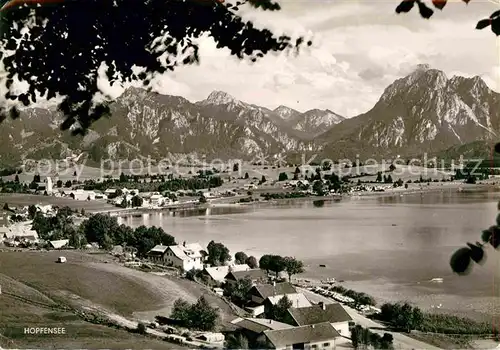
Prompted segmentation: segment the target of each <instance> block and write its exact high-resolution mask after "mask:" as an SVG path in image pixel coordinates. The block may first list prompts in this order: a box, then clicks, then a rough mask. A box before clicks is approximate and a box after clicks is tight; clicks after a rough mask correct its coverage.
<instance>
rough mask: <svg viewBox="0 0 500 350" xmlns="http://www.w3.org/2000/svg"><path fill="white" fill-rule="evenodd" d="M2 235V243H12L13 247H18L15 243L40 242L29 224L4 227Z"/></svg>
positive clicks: (0, 230)
mask: <svg viewBox="0 0 500 350" xmlns="http://www.w3.org/2000/svg"><path fill="white" fill-rule="evenodd" d="M0 235H1V238H2V241H4V242H5V243H7V242H8V243H12V244H13V245H17V244H16V243H14V242H26V243H37V242H38V233H37V232H36V231H35V230H32V229H31V227H30V223H29V222H27V223H17V224H14V225H12V226H2V227H1V228H0Z"/></svg>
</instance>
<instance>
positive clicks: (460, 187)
mask: <svg viewBox="0 0 500 350" xmlns="http://www.w3.org/2000/svg"><path fill="white" fill-rule="evenodd" d="M437 184H439V185H438V186H436V185H437ZM368 185H371V184H368ZM373 185H375V184H373ZM492 190H495V191H492ZM439 192H464V193H473V192H480V193H481V192H500V186H499V185H496V184H494V183H481V184H464V183H463V182H449V183H442V182H439V183H431V185H429V186H427V185H425V187H424V186H420V188H415V187H414V188H408V189H405V188H391V189H388V190H386V191H384V192H372V191H370V192H369V191H365V192H361V191H360V192H352V193H347V194H334V195H329V196H306V197H297V198H278V199H271V200H263V199H261V197H260V196H259V197H258V199H259V200H257V201H253V202H229V203H225V201H228V200H231V201H234V197H227V198H217V199H214V200H212V201H211V202H208V203H204V204H198V203H184V204H183V203H179V204H178V205H171V206H169V207H163V208H116V209H114V210H103V211H99V213H109V214H110V215H112V216H119V217H124V216H129V215H133V214H149V213H158V212H160V213H163V212H178V211H189V210H196V209H208V208H224V207H227V208H231V207H236V208H237V207H259V208H266V207H272V206H274V205H276V204H280V203H283V202H287V201H289V202H292V203H300V202H310V203H312V202H315V201H325V202H332V201H342V200H359V199H378V198H384V197H394V196H409V195H417V194H429V193H439ZM247 197H249V196H238V198H247ZM219 201H220V202H219Z"/></svg>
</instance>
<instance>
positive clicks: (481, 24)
mask: <svg viewBox="0 0 500 350" xmlns="http://www.w3.org/2000/svg"><path fill="white" fill-rule="evenodd" d="M490 24H491V19H489V18H488V19H482V20H480V21H479V22H477V24H476V29H484V28H486V27H487V26H489V25H490ZM499 145H500V144H499ZM496 147H497V146H496V145H495V151H496V149H497V148H496ZM499 149H500V148H499Z"/></svg>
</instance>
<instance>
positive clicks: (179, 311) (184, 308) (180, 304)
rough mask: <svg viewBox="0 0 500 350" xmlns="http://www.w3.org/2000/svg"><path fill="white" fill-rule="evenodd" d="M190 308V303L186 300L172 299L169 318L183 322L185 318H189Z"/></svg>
mask: <svg viewBox="0 0 500 350" xmlns="http://www.w3.org/2000/svg"><path fill="white" fill-rule="evenodd" d="M190 308H191V305H190V304H189V303H188V302H187V301H185V300H184V299H177V300H176V301H174V307H173V308H172V312H171V313H170V318H173V319H174V320H179V321H181V322H182V321H184V322H185V321H186V320H189V311H190Z"/></svg>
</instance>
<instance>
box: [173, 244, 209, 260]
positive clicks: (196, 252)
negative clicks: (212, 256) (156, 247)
mask: <svg viewBox="0 0 500 350" xmlns="http://www.w3.org/2000/svg"><path fill="white" fill-rule="evenodd" d="M169 248H170V250H171V251H172V253H174V255H175V256H176V257H178V258H179V259H181V260H188V259H193V258H201V257H202V255H201V251H202V250H203V248H202V246H201V245H200V244H198V243H190V244H178V245H172V246H169Z"/></svg>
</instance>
